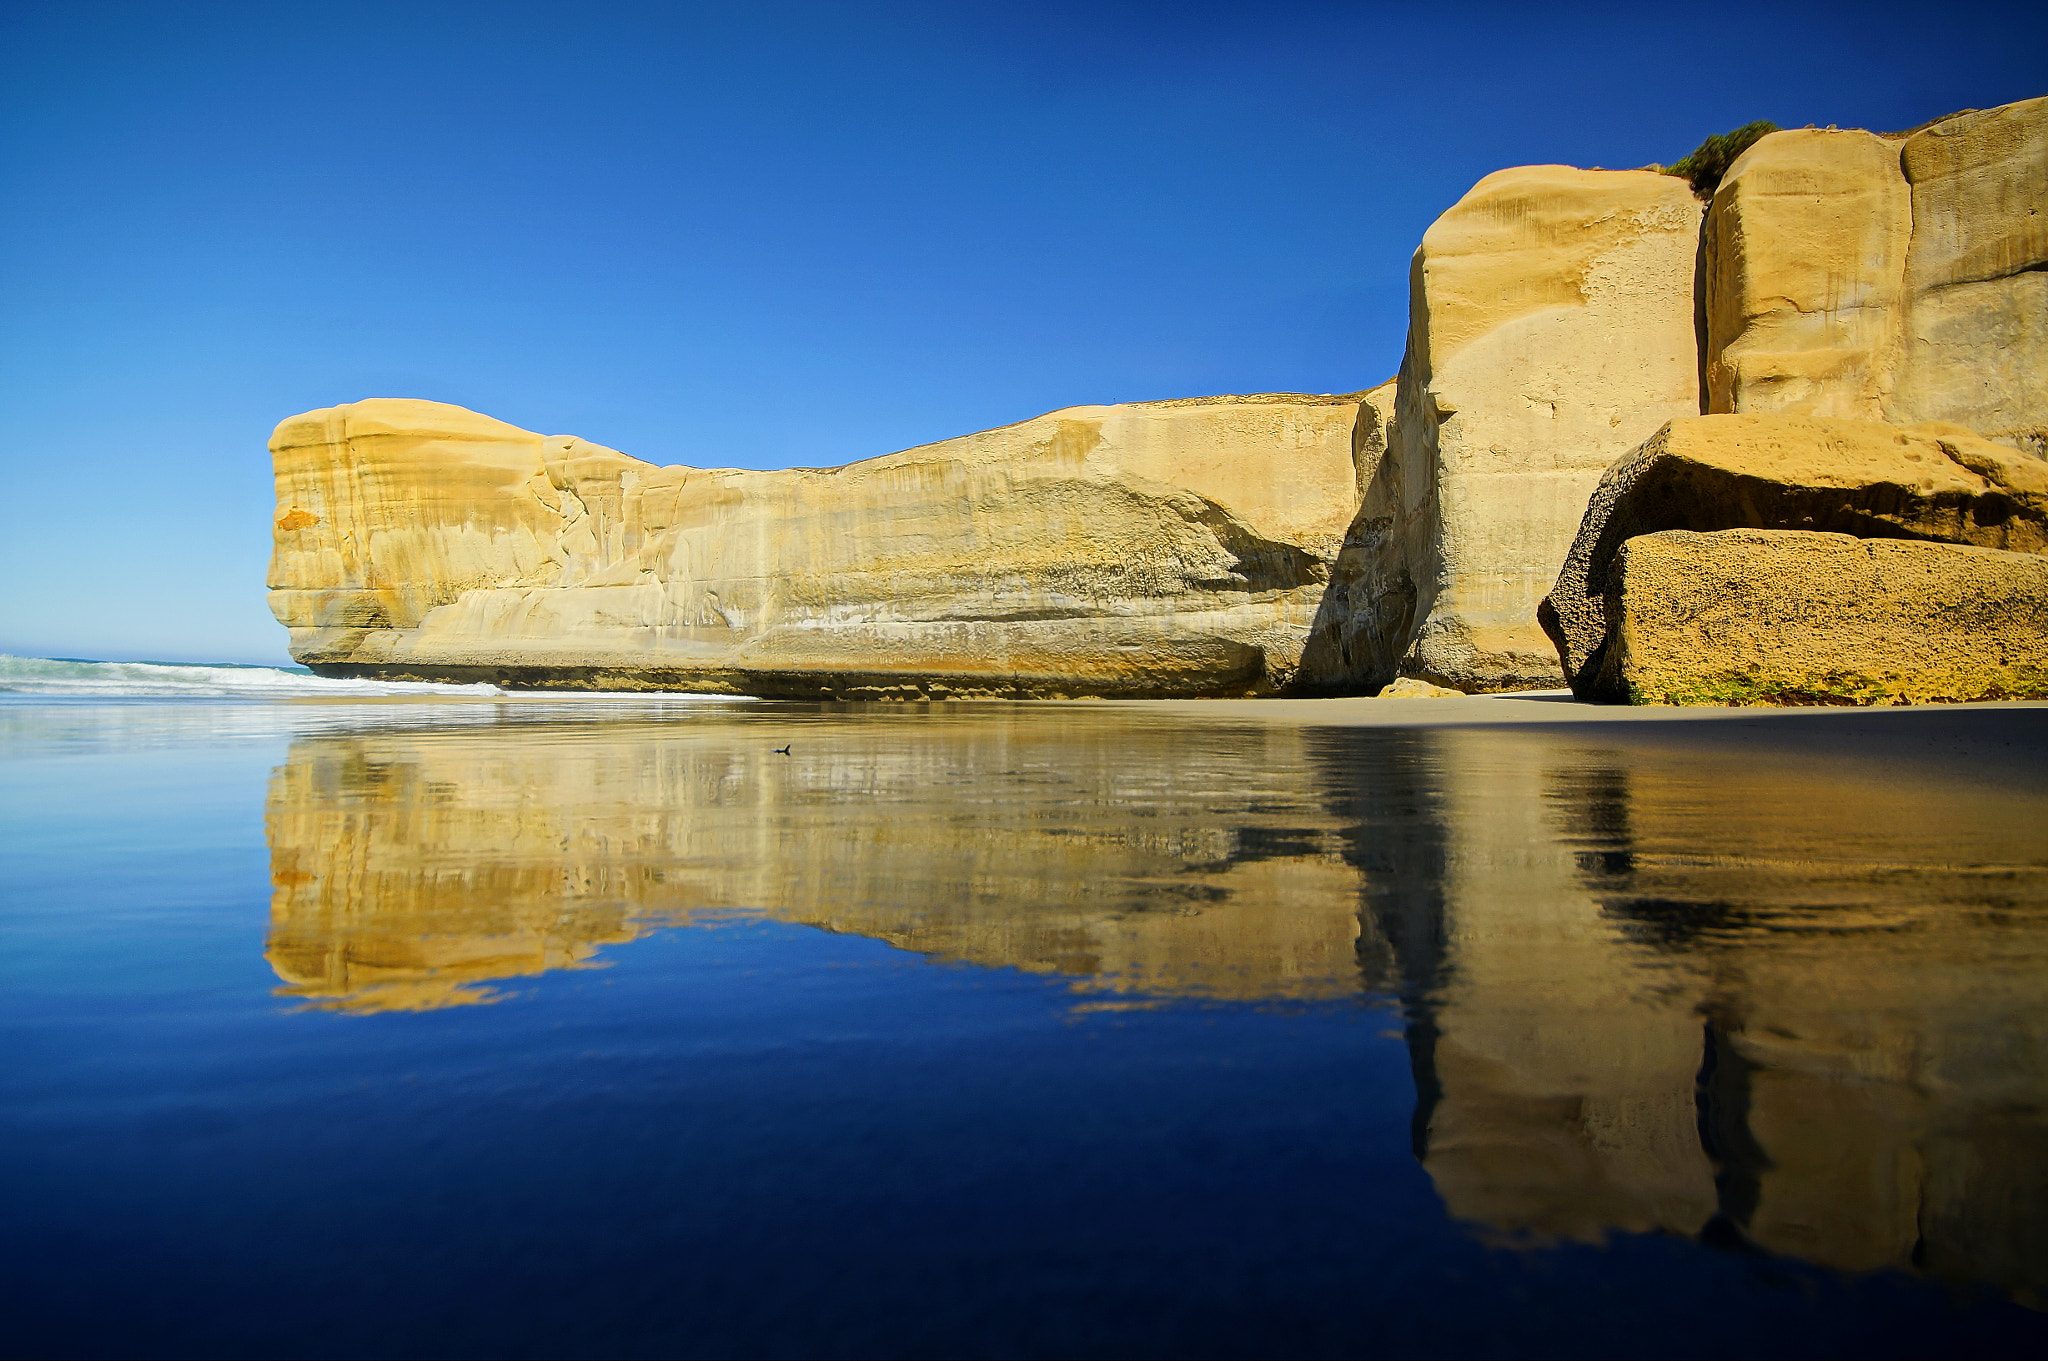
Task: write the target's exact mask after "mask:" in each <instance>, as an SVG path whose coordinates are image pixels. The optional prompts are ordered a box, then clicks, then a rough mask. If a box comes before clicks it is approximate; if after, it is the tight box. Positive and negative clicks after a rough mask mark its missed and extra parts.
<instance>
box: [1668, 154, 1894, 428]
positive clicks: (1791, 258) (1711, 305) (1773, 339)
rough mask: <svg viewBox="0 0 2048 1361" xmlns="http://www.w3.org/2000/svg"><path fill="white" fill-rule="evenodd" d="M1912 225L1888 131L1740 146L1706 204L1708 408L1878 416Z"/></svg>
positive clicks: (1890, 366)
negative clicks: (1885, 135) (1883, 134)
mask: <svg viewBox="0 0 2048 1361" xmlns="http://www.w3.org/2000/svg"><path fill="white" fill-rule="evenodd" d="M1912 234H1913V205H1912V194H1911V192H1910V190H1909V189H1908V187H1907V185H1906V177H1905V176H1904V175H1903V174H1902V173H1900V170H1899V144H1898V143H1897V142H1896V141H1888V140H1886V139H1885V138H1882V137H1879V136H1876V135H1875V134H1873V133H1868V132H1862V131H1854V130H1852V131H1842V132H1838V131H1834V130H1832V129H1830V130H1827V131H1821V130H1819V129H1814V128H1807V129H1804V130H1801V131H1791V132H1776V133H1772V134H1771V135H1770V136H1768V137H1765V138H1763V139H1762V140H1761V141H1759V142H1758V143H1757V144H1756V145H1755V146H1753V147H1751V148H1750V149H1749V150H1748V151H1747V152H1746V153H1745V154H1744V155H1743V156H1742V157H1741V159H1739V160H1738V161H1736V163H1735V164H1734V165H1733V166H1731V167H1730V168H1729V173H1728V175H1727V176H1726V177H1725V178H1724V179H1723V180H1722V181H1721V187H1720V188H1719V189H1718V190H1716V191H1715V193H1714V203H1713V207H1712V209H1711V210H1709V212H1708V215H1707V223H1706V251H1705V257H1706V260H1707V263H1708V269H1707V271H1706V278H1705V279H1704V281H1703V282H1704V283H1705V285H1706V298H1705V303H1706V308H1705V311H1706V322H1707V353H1706V360H1707V362H1706V377H1707V385H1706V386H1707V407H1706V409H1707V410H1708V411H1735V412H1773V411H1786V412H1798V413H1800V414H1803V415H1809V416H1848V417H1854V418H1857V419H1862V420H1882V419H1883V418H1884V409H1885V402H1886V400H1887V399H1888V398H1889V397H1890V395H1891V390H1892V385H1893V382H1894V380H1895V378H1896V377H1897V372H1898V367H1899V356H1900V353H1901V344H1902V341H1903V331H1904V323H1905V313H1904V308H1903V306H1902V304H1903V302H1904V296H1905V270H1906V249H1907V243H1908V242H1909V240H1910V239H1911V237H1912Z"/></svg>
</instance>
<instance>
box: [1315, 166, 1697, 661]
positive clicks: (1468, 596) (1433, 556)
mask: <svg viewBox="0 0 2048 1361" xmlns="http://www.w3.org/2000/svg"><path fill="white" fill-rule="evenodd" d="M1699 217H1700V207H1699V204H1698V203H1697V202H1696V201H1695V200H1694V199H1693V197H1692V193H1691V191H1690V190H1689V189H1688V188H1687V187H1686V185H1685V183H1684V182H1683V181H1681V180H1677V179H1673V178H1671V177H1670V176H1666V175H1658V174H1653V173H1650V172H1647V171H1597V170H1574V169H1571V168H1570V167H1567V166H1526V167H1523V168H1521V169H1517V170H1503V171H1500V172H1499V173H1497V174H1493V175H1489V176H1487V177H1486V178H1485V179H1483V180H1481V181H1480V182H1479V183H1478V185H1476V186H1475V187H1474V188H1473V190H1472V191H1471V192H1470V193H1469V194H1467V195H1466V196H1465V197H1464V198H1463V199H1461V200H1460V201H1459V202H1458V204H1457V205H1456V206H1455V207H1453V208H1452V209H1451V210H1450V211H1449V212H1447V213H1445V214H1444V215H1443V216H1442V217H1441V218H1439V219H1437V221H1436V224H1435V225H1434V226H1432V227H1431V228H1430V229H1429V231H1428V232H1427V233H1426V234H1424V236H1423V238H1422V247H1421V249H1420V250H1419V251H1417V252H1416V256H1415V263H1414V267H1413V270H1412V273H1411V276H1410V279H1411V282H1410V294H1409V297H1410V322H1409V333H1408V355H1407V359H1406V360H1405V361H1404V363H1403V365H1402V368H1401V374H1400V377H1399V379H1398V387H1397V391H1396V393H1395V394H1394V400H1393V403H1392V408H1393V409H1392V411H1391V413H1390V414H1391V426H1392V429H1391V432H1390V433H1389V434H1388V436H1387V437H1386V440H1385V455H1384V457H1383V458H1382V459H1380V460H1379V462H1378V464H1377V466H1376V467H1375V468H1374V469H1373V476H1372V479H1371V481H1370V482H1369V483H1368V484H1367V487H1366V492H1365V497H1364V501H1363V504H1362V505H1361V507H1360V509H1359V514H1358V517H1357V520H1356V521H1355V522H1354V524H1353V526H1352V529H1351V534H1350V539H1349V544H1348V546H1347V550H1346V553H1345V556H1344V561H1343V564H1342V566H1341V568H1340V571H1339V577H1338V581H1337V583H1336V584H1335V586H1334V587H1333V590H1332V597H1333V599H1332V602H1331V603H1332V608H1331V609H1330V610H1329V611H1328V612H1327V613H1326V616H1325V618H1324V620H1323V621H1321V622H1322V624H1323V627H1322V628H1321V629H1319V630H1318V643H1319V645H1320V646H1319V648H1318V650H1317V652H1316V653H1315V654H1312V660H1313V661H1314V663H1315V670H1316V671H1317V672H1318V673H1321V674H1328V675H1331V676H1333V677H1347V678H1348V679H1349V680H1350V681H1351V682H1352V683H1353V684H1356V685H1362V686H1365V687H1370V688H1376V687H1378V686H1380V685H1384V684H1386V683H1387V682H1388V681H1391V680H1392V679H1393V678H1394V676H1395V675H1396V673H1397V672H1398V673H1400V674H1406V675H1412V676H1418V677H1421V678H1423V679H1426V680H1430V681H1434V682H1436V683H1438V684H1441V685H1448V686H1452V687H1454V688H1456V689H1461V690H1509V689H1518V688H1523V687H1527V686H1532V685H1546V684H1548V685H1554V684H1557V683H1559V681H1560V679H1561V677H1560V675H1559V673H1558V669H1557V659H1556V656H1555V654H1554V652H1553V651H1552V649H1551V647H1550V645H1549V643H1548V642H1547V641H1546V640H1545V638H1544V636H1543V633H1542V631H1541V630H1540V629H1539V628H1538V627H1537V625H1536V605H1537V602H1538V601H1540V600H1541V599H1542V598H1543V593H1544V592H1545V591H1546V590H1547V589H1548V588H1549V586H1550V582H1551V580H1552V579H1553V578H1554V577H1555V576H1556V574H1557V564H1558V563H1559V562H1560V561H1562V559H1563V557H1564V553H1565V550H1566V549H1567V548H1568V547H1569V546H1570V544H1571V536H1572V533H1573V531H1574V530H1575V529H1576V528H1577V527H1578V519H1579V515H1580V513H1581V512H1582V511H1583V510H1584V509H1585V505H1586V498H1587V497H1588V496H1590V495H1591V494H1592V491H1593V488H1594V486H1595V485H1597V484H1598V482H1599V480H1600V474H1601V473H1602V472H1603V471H1604V470H1605V469H1606V467H1607V465H1608V464H1610V463H1612V462H1614V461H1615V460H1616V459H1617V458H1620V457H1621V456H1622V455H1623V454H1625V453H1627V452H1628V451H1629V450H1630V449H1632V448H1634V447H1635V446H1636V445H1637V444H1640V443H1641V442H1642V441H1643V439H1644V438H1645V437H1646V436H1648V435H1649V434H1650V432H1651V431H1653V430H1655V429H1656V428H1657V427H1658V426H1660V425H1662V424H1663V423H1664V422H1665V421H1667V420H1669V419H1671V418H1672V417H1673V416H1680V415H1686V414H1691V413H1695V412H1697V411H1698V410H1699V396H1698V375H1697V361H1696V359H1695V353H1696V350H1695V346H1694V340H1693V305H1692V282H1693V268H1694V256H1695V254H1696V252H1697V245H1698V233H1699Z"/></svg>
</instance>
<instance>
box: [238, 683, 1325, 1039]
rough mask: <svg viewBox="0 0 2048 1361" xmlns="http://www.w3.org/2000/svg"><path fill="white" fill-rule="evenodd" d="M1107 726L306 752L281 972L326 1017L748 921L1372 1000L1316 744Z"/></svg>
mask: <svg viewBox="0 0 2048 1361" xmlns="http://www.w3.org/2000/svg"><path fill="white" fill-rule="evenodd" d="M804 717H806V718H809V717H811V716H808V715H806V716H804ZM1105 720H1106V716H1098V715H1091V714H1087V713H1081V714H1075V713H1071V712H1068V713H1063V714H1061V715H1060V716H1059V717H1057V718H1056V719H1053V720H1052V721H1046V720H1045V719H1044V718H1040V717H1037V716H1030V717H1025V716H1022V715H1017V714H1010V713H1005V712H1001V711H987V712H981V713H977V714H975V715H974V716H973V717H972V718H970V719H966V720H959V721H956V720H951V719H948V718H946V717H944V716H934V717H932V718H931V719H928V720H923V721H920V720H919V718H918V717H917V716H916V715H904V716H901V717H893V716H892V717H875V716H869V717H866V718H864V719H862V720H861V721H857V722H855V721H846V720H838V721H833V720H831V719H830V718H829V716H820V717H818V718H817V719H816V721H814V722H812V723H811V724H809V725H808V726H805V727H802V728H797V729H794V730H792V729H791V728H790V726H789V725H790V724H792V723H796V722H801V721H802V720H801V719H793V718H790V717H788V716H786V715H785V716H783V717H781V718H779V719H775V720H769V721H770V726H768V727H765V728H764V727H760V726H758V723H759V721H760V720H757V719H756V718H755V717H753V716H750V715H737V714H731V713H727V714H725V715H723V716H721V718H719V719H718V720H716V721H712V720H705V719H686V720H683V721H668V722H659V723H574V724H572V723H554V724H547V725H537V724H536V725H530V730H527V731H520V732H517V733H513V732H509V731H507V730H506V729H505V728H503V727H500V728H497V729H495V730H490V729H487V730H483V731H476V730H470V731H445V730H443V731H434V730H426V731H418V730H414V731H406V730H385V731H369V732H363V733H356V734H348V735H335V736H316V737H308V738H303V739H301V740H300V741H298V742H297V743H295V744H294V746H293V747H292V751H291V755H290V758H289V759H288V760H287V761H286V763H285V764H284V765H283V766H281V767H280V768H279V769H278V771H277V773H276V775H275V776H274V778H273V780H272V784H271V795H270V807H269V831H270V842H271V847H272V863H273V879H274V882H275V895H274V898H273V908H272V930H271V940H270V951H269V954H270V959H271V962H272V964H273V965H274V966H275V967H276V969H277V971H278V973H279V975H280V977H282V978H283V979H284V980H285V982H286V984H287V988H286V991H288V992H290V993H292V994H295V995H299V996H303V997H306V998H308V999H311V1000H313V1001H314V1002H315V1003H317V1004H320V1005H327V1006H336V1007H341V1008H345V1009H351V1010H372V1009H389V1008H419V1007H429V1006H444V1005H451V1004H459V1003H462V1002H471V1001H481V1000H486V999H488V998H489V997H490V996H491V991H490V987H489V984H490V982H491V981H492V980H497V979H507V978H513V977H518V976H521V975H528V974H534V973H538V972H541V971H542V970H545V969H550V968H556V967H566V966H573V965H574V964H576V963H579V962H581V961H583V960H585V959H587V958H589V957H590V956H591V955H592V954H593V953H594V952H595V951H596V949H597V948H598V947H599V946H601V945H603V944H606V943H611V942H618V941H626V940H630V939H632V938H633V937H634V936H635V935H637V934H639V932H640V931H641V930H643V929H644V927H645V926H646V925H647V924H649V923H655V922H663V921H681V920H687V919H689V918H690V917H692V916H694V915H699V914H703V913H706V912H712V913H725V912H734V911H741V912H750V913H762V914H765V915H767V916H769V917H772V918H776V919H779V920H784V921H790V922H799V923H805V924H809V925H814V926H820V927H824V928H826V929H829V930H834V931H848V932H855V933H859V934H862V935H868V936H874V937H878V938H880V939H883V940H887V941H889V942H891V943H892V944H895V945H899V946H901V947H903V948H905V949H910V950H915V951H920V952H923V953H926V954H930V955H933V956H935V957H938V958H942V959H949V960H959V961H965V962H971V963H976V964H983V965H997V966H1010V967H1016V968H1021V969H1026V970H1030V971H1034V972H1049V973H1060V974H1065V975H1068V976H1070V977H1072V978H1073V979H1074V980H1075V982H1076V985H1077V986H1078V987H1080V988H1082V989H1102V990H1127V989H1142V990H1146V991H1152V992H1167V993H1173V994H1180V995H1197V996H1211V997H1221V998H1281V997H1295V998H1310V997H1333V996H1343V995H1353V994H1356V993H1357V991H1358V965H1357V948H1358V947H1357V936H1358V922H1359V913H1358V897H1357V887H1356V885H1357V875H1356V873H1355V872H1354V871H1353V870H1352V869H1351V868H1350V867H1349V866H1348V865H1347V864H1346V863H1345V861H1344V858H1343V856H1342V854H1341V853H1340V851H1341V840H1340V831H1341V829H1340V827H1339V825H1338V823H1337V821H1336V820H1335V819H1334V818H1333V817H1332V816H1331V815H1330V814H1329V813H1328V812H1327V811H1326V810H1324V809H1323V808H1322V806H1321V805H1320V803H1319V802H1318V801H1317V800H1316V799H1315V797H1314V791H1313V788H1312V783H1311V781H1310V778H1309V774H1308V768H1307V763H1306V758H1305V754H1304V750H1303V736H1302V734H1301V733H1300V732H1298V731H1296V730H1292V729H1282V728H1274V729H1267V728H1263V727H1258V728H1251V729H1238V728H1222V727H1207V726H1196V727H1189V726H1186V725H1171V724H1165V723H1157V722H1132V721H1130V720H1128V719H1125V720H1122V721H1115V720H1107V721H1105ZM791 736H793V737H794V741H795V744H796V752H795V754H793V755H791V756H788V757H783V756H777V755H774V754H773V753H772V752H771V751H770V750H769V748H770V747H771V746H773V745H777V744H779V743H780V742H781V741H782V740H783V739H784V738H785V737H791Z"/></svg>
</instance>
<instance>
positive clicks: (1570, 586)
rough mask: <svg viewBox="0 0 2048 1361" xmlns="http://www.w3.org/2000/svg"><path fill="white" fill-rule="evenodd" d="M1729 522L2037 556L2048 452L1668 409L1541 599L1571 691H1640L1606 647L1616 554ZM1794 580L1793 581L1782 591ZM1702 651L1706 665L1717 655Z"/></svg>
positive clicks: (1806, 561) (2046, 545)
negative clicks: (1646, 541)
mask: <svg viewBox="0 0 2048 1361" xmlns="http://www.w3.org/2000/svg"><path fill="white" fill-rule="evenodd" d="M1732 529H1765V530H1800V531H1808V532H1821V533H1828V534H1846V535H1850V536H1854V537H1856V538H1861V539H1921V540H1932V541H1938V542H1944V543H1954V544H1972V545H1976V546H1978V547H1983V548H1992V549H2007V550H2016V551H2017V552H2019V553H2024V554H2039V553H2043V552H2048V463H2044V462H2043V461H2042V460H2040V459H2037V458H2034V457H2032V456H2030V455H2027V454H2021V453H2016V452H2014V451H2013V450H2011V449H2008V448H2006V447H2005V446H2004V445H1999V444H1993V443H1992V442H1990V441H1989V440H1986V439H1982V438H1980V437H1978V436H1976V435H1973V434H1971V433H1970V432H1969V431H1967V430H1964V429H1962V428H1961V427H1959V426H1949V425H1942V424H1938V423H1929V424H1925V425H1920V426H1916V427H1913V428H1911V429H1901V428H1899V427H1897V426H1890V425H1884V424H1881V423H1879V422H1876V421H1851V420H1835V419H1828V418H1823V417H1805V416H1738V415H1718V416H1692V417H1687V418H1685V419H1682V420H1676V421H1673V422H1671V423H1670V424H1669V425H1668V426H1666V427H1665V428H1664V429H1662V430H1660V431H1658V432H1657V433H1656V434H1655V435H1654V436H1652V437H1651V438H1650V439H1649V440H1647V441H1645V442H1644V444H1643V447H1642V448H1641V449H1639V450H1637V451H1636V452H1635V453H1634V454H1632V455H1630V456H1629V457H1628V458H1626V459H1623V460H1621V461H1620V462H1619V463H1616V464H1615V465H1614V467H1612V468H1611V469H1609V470H1608V472H1607V474H1606V476H1605V477H1603V478H1602V479H1601V482H1600V486H1599V489H1598V490H1597V491H1596V492H1595V493H1594V494H1593V497H1592V501H1591V503H1590V504H1589V505H1588V507H1587V509H1586V514H1585V519H1584V521H1583V522H1582V523H1581V525H1580V528H1579V533H1578V537H1577V539H1576V540H1575V541H1574V543H1573V544H1572V548H1571V552H1570V553H1569V554H1568V555H1567V556H1566V558H1565V562H1564V567H1563V570H1562V571H1561V572H1560V573H1559V574H1558V578H1557V583H1556V585H1555V586H1553V587H1552V589H1551V592H1550V595H1549V596H1548V597H1546V598H1545V600H1544V602H1543V609H1542V619H1543V625H1544V628H1545V629H1546V630H1547V631H1548V632H1549V634H1550V636H1551V639H1552V641H1553V642H1554V643H1555V644H1556V647H1557V651H1558V655H1559V657H1560V658H1561V660H1562V662H1563V665H1564V669H1565V673H1566V675H1567V677H1568V678H1569V680H1570V681H1571V685H1572V689H1573V692H1574V693H1575V694H1577V695H1578V696H1579V697H1580V698H1581V699H1603V700H1612V701H1621V700H1628V699H1631V698H1634V697H1635V693H1636V692H1634V691H1631V690H1630V689H1629V688H1628V686H1627V685H1625V684H1624V683H1623V682H1622V681H1621V680H1620V679H1619V675H1620V673H1618V672H1617V671H1616V670H1615V669H1614V667H1613V666H1612V665H1610V664H1609V661H1610V659H1609V658H1607V656H1606V652H1607V650H1608V648H1609V646H1610V643H1611V640H1612V638H1613V637H1614V629H1615V627H1616V624H1615V619H1616V615H1615V611H1616V610H1617V609H1618V608H1619V606H1618V605H1617V594H1616V593H1617V592H1618V591H1619V590H1620V589H1621V584H1620V576H1619V569H1618V567H1617V564H1618V562H1619V561H1620V556H1621V554H1622V553H1623V552H1624V550H1626V549H1627V548H1629V547H1630V545H1631V544H1633V543H1634V542H1636V540H1637V536H1639V535H1653V534H1657V533H1659V532H1660V531H1665V530H1694V531H1715V530H1732ZM1742 542H1745V543H1746V542H1748V541H1747V540H1744V541H1742ZM1759 542H1761V541H1759ZM1727 551H1730V552H1737V551H1739V550H1738V549H1735V548H1730V549H1728V550H1727ZM1779 559H1780V561H1779V566H1780V567H1783V568H1785V569H1787V570H1791V569H1794V568H1798V567H1802V566H1806V567H1817V566H1818V565H1819V562H1820V560H1819V559H1815V558H1803V557H1800V556H1798V555H1797V554H1788V553H1780V554H1779ZM1717 579H1718V578H1717ZM1798 585H1799V583H1796V582H1789V581H1788V582H1786V583H1785V589H1786V590H1787V591H1788V592H1791V591H1794V590H1796V589H1797V588H1798ZM1633 589H1634V591H1635V592H1636V599H1637V600H1638V602H1640V600H1641V597H1642V595H1643V593H1644V592H1646V591H1650V590H1652V589H1653V588H1652V587H1651V586H1650V585H1648V584H1647V582H1646V581H1641V580H1639V581H1638V582H1637V584H1636V586H1635V587H1634V588H1633ZM1789 598H1790V597H1789V596H1788V599H1789ZM1632 608H1633V607H1632ZM1815 608H1818V607H1817V606H1816V607H1815ZM1806 617H1807V616H1805V615H1801V614H1799V613H1798V612H1796V611H1794V612H1791V613H1781V614H1780V615H1779V616H1777V619H1778V626H1779V627H1781V628H1783V629H1797V628H1799V627H1804V625H1802V624H1800V623H1799V622H1798V621H1800V620H1802V619H1805V618H1806ZM1816 627H1822V628H1825V629H1834V628H1836V627H1837V625H1836V624H1835V623H1832V622H1827V621H1821V622H1820V623H1818V624H1816ZM1789 645H1791V644H1788V646H1789ZM1702 656H1703V661H1702V665H1716V664H1717V663H1711V662H1709V661H1707V660H1705V656H1706V654H1704V653H1703V654H1702ZM1645 693H1647V692H1645ZM1658 702H1664V701H1658Z"/></svg>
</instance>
